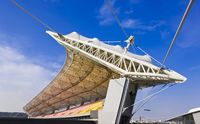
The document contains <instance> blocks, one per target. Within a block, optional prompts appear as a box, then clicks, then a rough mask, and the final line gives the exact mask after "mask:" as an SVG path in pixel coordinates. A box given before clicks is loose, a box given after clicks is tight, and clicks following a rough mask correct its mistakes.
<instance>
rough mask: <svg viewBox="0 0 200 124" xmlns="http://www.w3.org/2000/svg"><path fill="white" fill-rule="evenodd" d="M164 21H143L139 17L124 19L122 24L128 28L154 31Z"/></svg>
mask: <svg viewBox="0 0 200 124" xmlns="http://www.w3.org/2000/svg"><path fill="white" fill-rule="evenodd" d="M164 23H165V22H164V21H151V22H150V23H143V22H141V21H140V20H137V19H126V20H123V21H122V26H123V27H124V28H127V29H139V30H144V31H154V30H156V29H157V28H158V27H160V26H162V25H163V24H164Z"/></svg>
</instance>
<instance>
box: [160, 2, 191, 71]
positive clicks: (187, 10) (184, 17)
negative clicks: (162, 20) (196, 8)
mask: <svg viewBox="0 0 200 124" xmlns="http://www.w3.org/2000/svg"><path fill="white" fill-rule="evenodd" d="M193 1H194V0H190V2H189V4H188V6H187V8H186V10H185V13H184V15H183V17H182V20H181V22H180V24H179V26H178V29H177V30H176V33H175V35H174V38H173V40H172V42H171V44H170V46H169V49H168V51H167V53H166V55H165V58H164V59H163V62H162V67H163V65H164V64H165V62H166V60H167V57H168V55H169V52H170V51H171V49H172V47H173V45H174V42H175V40H176V38H177V36H178V34H179V33H180V30H181V28H182V26H183V23H184V21H185V19H186V17H187V15H188V13H189V11H190V9H191V6H192V3H193Z"/></svg>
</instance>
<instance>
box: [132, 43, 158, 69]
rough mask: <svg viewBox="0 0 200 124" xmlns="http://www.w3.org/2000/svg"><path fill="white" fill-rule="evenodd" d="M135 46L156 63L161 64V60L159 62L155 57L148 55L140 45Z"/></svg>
mask: <svg viewBox="0 0 200 124" xmlns="http://www.w3.org/2000/svg"><path fill="white" fill-rule="evenodd" d="M136 48H138V49H139V50H140V51H142V52H143V53H144V54H146V55H148V56H150V58H151V59H153V60H154V61H155V62H157V63H158V64H160V65H162V63H161V62H159V61H158V60H157V59H155V58H154V57H153V56H151V55H149V54H148V53H147V52H146V51H144V50H143V49H142V48H141V47H139V46H138V45H136Z"/></svg>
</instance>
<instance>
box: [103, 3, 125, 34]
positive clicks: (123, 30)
mask: <svg viewBox="0 0 200 124" xmlns="http://www.w3.org/2000/svg"><path fill="white" fill-rule="evenodd" d="M105 2H106V3H107V6H108V8H109V9H110V11H111V13H112V15H113V16H114V18H115V20H116V22H117V24H118V25H119V27H120V28H121V30H122V32H123V33H124V35H125V36H126V38H128V34H127V32H126V31H125V29H124V28H123V26H122V24H121V22H120V20H119V18H118V16H117V14H116V13H115V11H114V9H113V7H112V4H111V3H110V0H106V1H105Z"/></svg>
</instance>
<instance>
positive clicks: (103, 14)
mask: <svg viewBox="0 0 200 124" xmlns="http://www.w3.org/2000/svg"><path fill="white" fill-rule="evenodd" d="M108 2H109V4H110V5H111V6H114V4H115V0H110V1H104V3H103V5H102V6H101V7H100V9H99V12H98V16H97V19H98V20H99V24H100V25H111V24H112V23H113V22H114V17H113V15H112V13H111V10H110V8H109V5H108ZM114 11H115V12H116V13H119V11H120V9H119V8H115V10H114Z"/></svg>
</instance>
